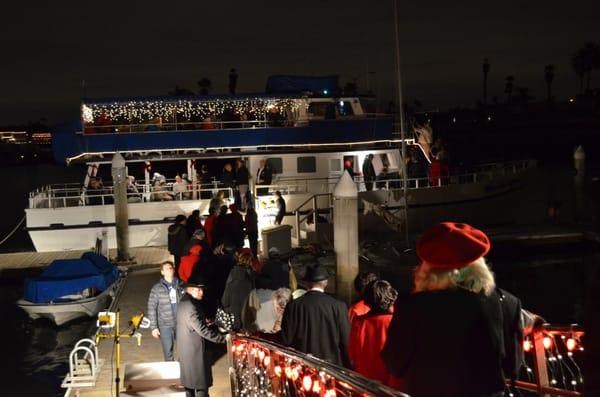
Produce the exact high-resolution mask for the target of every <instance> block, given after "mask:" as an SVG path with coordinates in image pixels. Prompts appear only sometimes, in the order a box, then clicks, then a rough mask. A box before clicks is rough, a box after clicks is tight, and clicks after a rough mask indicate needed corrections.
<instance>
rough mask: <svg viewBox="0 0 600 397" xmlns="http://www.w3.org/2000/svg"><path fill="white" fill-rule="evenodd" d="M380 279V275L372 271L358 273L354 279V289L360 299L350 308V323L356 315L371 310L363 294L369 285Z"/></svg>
mask: <svg viewBox="0 0 600 397" xmlns="http://www.w3.org/2000/svg"><path fill="white" fill-rule="evenodd" d="M378 279H379V277H377V275H376V274H375V273H371V272H364V273H359V274H357V275H356V278H355V279H354V290H355V291H356V294H357V295H358V296H359V298H360V299H359V300H358V301H357V302H356V303H355V304H353V305H352V306H350V309H348V318H349V319H350V323H352V321H353V320H354V318H355V317H358V316H362V315H363V314H367V313H368V312H369V310H371V308H370V307H369V306H367V305H366V304H365V301H364V299H363V296H364V293H365V289H366V288H367V286H368V285H369V284H371V283H372V282H373V281H376V280H378Z"/></svg>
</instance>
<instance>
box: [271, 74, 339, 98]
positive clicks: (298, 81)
mask: <svg viewBox="0 0 600 397" xmlns="http://www.w3.org/2000/svg"><path fill="white" fill-rule="evenodd" d="M304 91H310V92H312V93H314V94H323V95H335V94H336V93H337V92H338V91H339V87H338V76H337V75H331V76H287V75H274V76H269V79H268V80H267V88H266V92H267V94H275V93H284V94H289V93H293V92H296V93H297V92H304Z"/></svg>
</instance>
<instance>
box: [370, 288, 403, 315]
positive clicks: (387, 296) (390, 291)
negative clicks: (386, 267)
mask: <svg viewBox="0 0 600 397" xmlns="http://www.w3.org/2000/svg"><path fill="white" fill-rule="evenodd" d="M396 298H398V291H396V290H395V289H394V288H393V287H392V286H391V285H390V283H388V282H387V281H385V280H375V281H373V282H372V283H370V284H368V285H367V287H366V288H365V293H364V297H363V299H364V301H365V304H366V305H367V306H369V307H370V308H371V310H375V311H380V312H386V311H388V310H389V308H390V306H392V305H393V304H394V302H396Z"/></svg>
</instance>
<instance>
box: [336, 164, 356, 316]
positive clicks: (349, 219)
mask: <svg viewBox="0 0 600 397" xmlns="http://www.w3.org/2000/svg"><path fill="white" fill-rule="evenodd" d="M333 242H334V251H335V256H336V265H337V266H336V270H337V271H336V287H337V288H336V289H337V291H336V292H337V296H338V298H340V299H341V300H343V301H344V302H346V303H347V304H348V305H350V304H351V303H352V296H353V293H354V277H356V274H357V273H358V190H357V188H356V184H355V183H354V181H353V180H352V177H351V176H350V174H348V172H344V173H343V174H342V177H341V178H340V180H339V181H338V183H337V185H336V186H335V189H334V191H333Z"/></svg>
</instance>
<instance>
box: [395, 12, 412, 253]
mask: <svg viewBox="0 0 600 397" xmlns="http://www.w3.org/2000/svg"><path fill="white" fill-rule="evenodd" d="M394 27H395V33H396V35H395V36H396V77H397V81H398V114H399V115H400V138H401V139H402V192H403V196H404V237H405V243H406V248H408V247H409V238H408V178H407V175H406V131H405V130H404V112H403V110H402V79H401V75H400V26H399V21H398V0H394Z"/></svg>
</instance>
